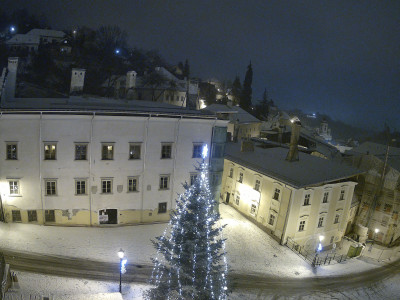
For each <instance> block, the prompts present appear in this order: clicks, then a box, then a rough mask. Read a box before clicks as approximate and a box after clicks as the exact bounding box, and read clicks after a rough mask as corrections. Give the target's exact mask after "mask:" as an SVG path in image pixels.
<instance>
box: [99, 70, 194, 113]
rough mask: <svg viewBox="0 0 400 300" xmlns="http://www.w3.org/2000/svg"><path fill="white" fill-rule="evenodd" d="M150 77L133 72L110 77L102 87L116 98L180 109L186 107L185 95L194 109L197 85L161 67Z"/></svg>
mask: <svg viewBox="0 0 400 300" xmlns="http://www.w3.org/2000/svg"><path fill="white" fill-rule="evenodd" d="M153 75H154V76H157V78H156V79H155V80H152V78H151V75H143V76H138V74H137V73H136V72H135V71H129V72H127V74H126V75H120V76H112V77H111V78H109V79H108V80H106V81H105V82H104V83H103V85H102V87H103V88H104V89H110V88H111V90H112V93H113V96H114V97H116V98H126V99H127V100H147V101H154V102H161V103H168V104H172V105H176V106H180V107H186V106H187V99H186V98H187V93H189V102H190V105H191V107H196V103H197V98H198V84H197V82H195V81H192V80H189V81H188V80H181V79H179V78H177V77H176V76H175V75H173V74H172V73H171V72H169V71H168V70H167V69H165V68H163V67H157V68H155V70H154V73H153Z"/></svg>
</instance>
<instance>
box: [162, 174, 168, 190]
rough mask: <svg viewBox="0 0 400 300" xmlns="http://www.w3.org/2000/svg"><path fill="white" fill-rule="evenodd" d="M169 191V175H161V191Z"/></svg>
mask: <svg viewBox="0 0 400 300" xmlns="http://www.w3.org/2000/svg"><path fill="white" fill-rule="evenodd" d="M168 189H169V175H161V176H160V190H168Z"/></svg>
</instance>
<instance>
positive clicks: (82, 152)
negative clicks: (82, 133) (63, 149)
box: [75, 144, 87, 160]
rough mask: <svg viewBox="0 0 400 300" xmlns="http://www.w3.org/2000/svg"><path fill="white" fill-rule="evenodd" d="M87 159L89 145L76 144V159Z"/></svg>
mask: <svg viewBox="0 0 400 300" xmlns="http://www.w3.org/2000/svg"><path fill="white" fill-rule="evenodd" d="M86 159H87V145H86V144H75V160H86Z"/></svg>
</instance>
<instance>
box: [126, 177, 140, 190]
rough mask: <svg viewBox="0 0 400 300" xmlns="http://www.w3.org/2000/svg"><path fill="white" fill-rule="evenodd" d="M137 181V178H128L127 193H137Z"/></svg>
mask: <svg viewBox="0 0 400 300" xmlns="http://www.w3.org/2000/svg"><path fill="white" fill-rule="evenodd" d="M138 181H139V180H138V178H137V177H128V192H137V191H138Z"/></svg>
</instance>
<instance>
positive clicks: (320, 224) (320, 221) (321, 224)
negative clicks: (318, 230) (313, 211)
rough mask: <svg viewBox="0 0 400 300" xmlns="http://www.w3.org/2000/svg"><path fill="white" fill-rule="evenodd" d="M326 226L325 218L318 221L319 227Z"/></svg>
mask: <svg viewBox="0 0 400 300" xmlns="http://www.w3.org/2000/svg"><path fill="white" fill-rule="evenodd" d="M323 224H324V217H320V218H319V220H318V227H323Z"/></svg>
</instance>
